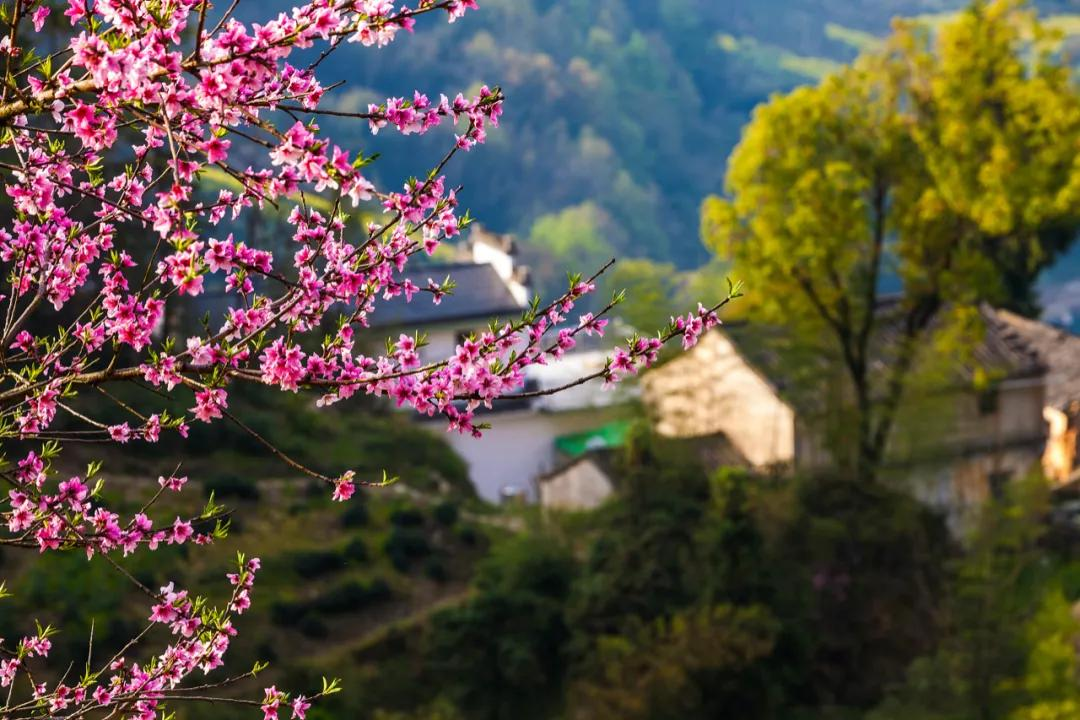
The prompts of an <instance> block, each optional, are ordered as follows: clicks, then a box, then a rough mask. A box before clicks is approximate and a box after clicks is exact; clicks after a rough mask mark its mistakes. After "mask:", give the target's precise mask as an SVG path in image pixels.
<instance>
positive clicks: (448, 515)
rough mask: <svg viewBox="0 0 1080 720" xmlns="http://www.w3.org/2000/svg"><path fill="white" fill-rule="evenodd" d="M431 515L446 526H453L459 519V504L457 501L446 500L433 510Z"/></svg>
mask: <svg viewBox="0 0 1080 720" xmlns="http://www.w3.org/2000/svg"><path fill="white" fill-rule="evenodd" d="M431 516H432V517H433V518H435V522H437V523H439V524H440V525H445V526H446V527H453V526H454V525H455V524H456V523H457V521H458V506H457V503H454V502H451V501H449V500H445V501H443V502H441V503H439V504H438V505H436V506H435V508H434V509H433V510H432V511H431Z"/></svg>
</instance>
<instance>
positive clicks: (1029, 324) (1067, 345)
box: [997, 310, 1080, 409]
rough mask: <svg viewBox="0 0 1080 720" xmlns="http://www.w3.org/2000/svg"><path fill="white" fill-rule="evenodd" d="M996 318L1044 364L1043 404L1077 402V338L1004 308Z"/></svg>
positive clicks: (1079, 364)
mask: <svg viewBox="0 0 1080 720" xmlns="http://www.w3.org/2000/svg"><path fill="white" fill-rule="evenodd" d="M997 317H998V322H1000V323H1001V324H1002V325H1003V326H1004V327H1005V328H1007V329H1008V330H1009V331H1010V332H1011V333H1012V334H1013V335H1015V336H1016V338H1017V339H1019V340H1020V341H1021V342H1023V343H1024V344H1025V345H1026V346H1027V347H1030V348H1031V349H1033V350H1034V351H1035V352H1037V353H1038V354H1039V358H1040V360H1041V361H1042V362H1043V363H1044V364H1045V365H1046V368H1047V372H1046V404H1047V405H1051V406H1053V407H1056V408H1059V409H1065V408H1067V407H1068V406H1069V405H1071V404H1072V403H1074V402H1076V401H1080V337H1078V336H1076V335H1073V334H1072V333H1070V332H1068V331H1067V330H1062V329H1060V328H1056V327H1054V326H1053V325H1048V324H1046V323H1043V322H1039V321H1038V320H1032V319H1030V318H1026V317H1022V316H1020V315H1017V314H1015V313H1011V312H1008V311H1006V310H998V311H997Z"/></svg>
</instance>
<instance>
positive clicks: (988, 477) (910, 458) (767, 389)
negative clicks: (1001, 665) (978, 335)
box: [642, 307, 1075, 519]
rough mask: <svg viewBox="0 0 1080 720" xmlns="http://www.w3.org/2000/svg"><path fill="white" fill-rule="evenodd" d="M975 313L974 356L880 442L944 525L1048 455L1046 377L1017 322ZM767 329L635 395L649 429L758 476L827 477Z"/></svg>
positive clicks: (680, 360) (821, 452) (650, 378)
mask: <svg viewBox="0 0 1080 720" xmlns="http://www.w3.org/2000/svg"><path fill="white" fill-rule="evenodd" d="M980 314H981V317H982V320H983V325H984V327H985V333H984V336H983V339H982V341H981V343H980V344H979V345H978V347H977V348H976V350H975V352H974V357H973V358H972V359H971V360H970V363H963V364H961V363H957V367H955V368H953V369H951V370H950V372H951V373H952V381H951V383H950V384H949V385H948V386H946V387H943V388H938V389H937V390H935V391H934V392H933V393H931V394H930V396H928V397H925V398H918V399H913V400H911V402H909V403H908V405H909V406H910V409H912V410H913V411H912V412H910V413H909V416H908V417H907V418H906V420H907V421H906V422H903V421H902V422H901V423H899V426H898V428H897V430H896V432H894V433H893V436H892V437H890V443H889V448H888V461H887V464H886V468H885V475H886V476H887V477H889V478H893V479H897V480H903V481H906V482H907V483H908V484H909V486H912V487H913V489H914V491H915V492H916V494H917V495H918V496H920V497H921V498H922V499H924V500H926V501H927V502H929V503H931V504H932V505H934V506H937V507H939V508H942V509H944V510H947V511H948V512H949V514H950V516H951V517H952V518H953V519H958V518H961V517H962V516H963V515H964V514H965V512H966V511H967V510H968V509H970V508H972V507H974V506H977V505H978V504H981V503H982V502H983V501H984V500H985V499H986V497H987V496H988V495H989V494H991V493H994V492H997V491H998V490H999V489H1000V487H1001V486H1002V485H1003V484H1004V483H1005V482H1007V481H1008V480H1009V479H1010V478H1013V477H1016V476H1018V475H1020V474H1022V473H1025V472H1028V471H1029V470H1030V469H1031V468H1032V467H1034V466H1037V464H1038V463H1039V461H1040V460H1041V459H1042V458H1043V453H1044V450H1045V449H1046V448H1047V443H1046V438H1047V435H1048V428H1047V422H1046V420H1044V415H1045V408H1046V406H1047V400H1046V398H1047V397H1048V394H1047V384H1048V382H1051V384H1052V383H1053V377H1054V375H1053V373H1051V372H1048V368H1047V365H1046V364H1045V362H1044V361H1043V359H1042V358H1041V357H1040V354H1039V352H1038V349H1037V346H1036V345H1035V343H1031V342H1029V337H1028V334H1026V333H1021V332H1018V331H1017V318H1016V316H1013V315H1011V314H1006V313H1003V312H1001V311H997V310H994V309H992V308H989V307H983V308H981V309H980ZM1025 322H1027V323H1030V324H1031V325H1032V326H1038V327H1041V328H1048V326H1045V325H1042V324H1041V323H1037V322H1034V321H1025ZM1048 329H1049V328H1048ZM1050 330H1052V329H1050ZM769 331H770V329H762V328H755V327H753V326H750V325H742V326H736V327H728V328H723V329H717V330H714V331H712V332H710V333H708V334H707V335H705V336H704V337H702V339H701V341H700V342H699V344H698V345H697V346H696V347H695V348H693V349H692V350H691V351H689V352H687V353H685V354H683V355H680V356H678V357H676V358H674V359H672V360H670V361H669V362H667V363H666V364H664V365H662V366H660V367H658V368H656V369H654V370H653V371H651V372H649V373H647V374H646V375H645V376H644V378H643V379H642V386H643V390H642V392H643V398H644V400H645V403H646V406H647V407H648V408H649V411H650V416H651V418H652V420H653V423H654V427H655V429H656V431H657V432H658V433H659V434H661V435H664V436H668V437H676V438H690V437H703V436H707V435H714V436H722V437H723V438H725V440H726V442H729V443H730V444H731V445H732V446H733V447H734V448H735V449H736V450H737V451H738V452H739V453H740V454H741V455H742V456H743V457H744V458H745V461H746V464H747V465H748V466H750V467H753V468H757V469H763V470H764V469H768V470H776V469H783V470H785V471H815V470H820V469H823V468H824V467H827V466H828V464H829V463H830V460H831V458H830V453H829V452H828V450H827V449H826V448H827V445H828V443H827V441H826V439H825V438H823V437H822V433H821V428H822V427H824V426H825V421H826V419H825V418H823V417H822V415H821V411H820V407H819V406H816V405H815V403H814V402H813V398H814V393H810V394H809V395H808V394H807V393H805V392H803V393H800V392H796V388H795V387H794V386H793V383H792V382H791V381H790V379H789V377H788V372H787V369H786V368H785V367H784V363H783V362H781V360H782V358H780V357H778V355H777V354H776V353H773V352H770V351H769V350H768V344H767V343H762V342H761V338H762V335H763V333H768V332H769ZM1054 332H1056V331H1054ZM882 342H885V343H887V342H888V339H885V340H883V341H882ZM1074 365H1075V361H1074ZM976 368H979V370H976ZM975 372H985V374H986V376H987V377H989V378H991V382H989V383H988V385H987V387H986V388H985V389H984V390H983V391H981V392H976V391H975V390H973V389H972V388H973V387H974V386H975V383H974V382H973V377H974V376H973V373H975ZM808 397H809V398H810V400H809V401H808ZM1070 427H1074V425H1073V426H1070ZM1051 432H1052V430H1051ZM1073 439H1074V443H1075V434H1074V435H1073ZM1070 457H1071V458H1074V457H1075V452H1074V453H1073V455H1072V456H1070ZM1070 462H1071V460H1070Z"/></svg>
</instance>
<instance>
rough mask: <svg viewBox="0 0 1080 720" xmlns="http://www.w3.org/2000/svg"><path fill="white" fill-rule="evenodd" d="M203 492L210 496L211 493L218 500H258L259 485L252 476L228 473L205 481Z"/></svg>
mask: <svg viewBox="0 0 1080 720" xmlns="http://www.w3.org/2000/svg"><path fill="white" fill-rule="evenodd" d="M203 492H204V493H205V494H206V495H207V497H209V495H210V493H213V494H214V497H215V498H217V499H218V500H221V499H222V498H232V499H234V500H258V499H259V486H258V485H257V484H256V483H255V481H254V480H252V479H251V478H240V477H236V476H234V475H226V476H224V477H217V478H212V479H210V480H207V481H206V482H205V483H203Z"/></svg>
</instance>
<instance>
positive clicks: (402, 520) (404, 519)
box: [390, 507, 424, 527]
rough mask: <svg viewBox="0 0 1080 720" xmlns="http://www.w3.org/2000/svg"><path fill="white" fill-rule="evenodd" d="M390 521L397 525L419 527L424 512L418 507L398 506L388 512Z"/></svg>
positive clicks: (422, 522)
mask: <svg viewBox="0 0 1080 720" xmlns="http://www.w3.org/2000/svg"><path fill="white" fill-rule="evenodd" d="M390 522H391V523H393V524H394V525H396V526H398V527H419V526H421V525H423V524H424V514H423V513H422V512H420V509H419V508H415V507H407V508H399V509H398V510H395V511H394V512H392V513H391V514H390Z"/></svg>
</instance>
